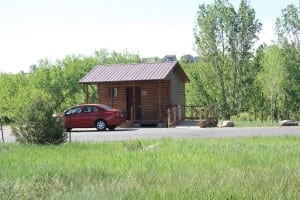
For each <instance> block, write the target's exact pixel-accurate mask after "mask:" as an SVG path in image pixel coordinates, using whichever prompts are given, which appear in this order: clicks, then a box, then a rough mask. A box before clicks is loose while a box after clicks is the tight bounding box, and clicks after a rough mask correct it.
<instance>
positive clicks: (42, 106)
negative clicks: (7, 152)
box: [12, 92, 67, 144]
mask: <svg viewBox="0 0 300 200" xmlns="http://www.w3.org/2000/svg"><path fill="white" fill-rule="evenodd" d="M27 95H28V96H27V97H28V98H27V99H26V101H24V102H22V103H18V105H16V107H17V108H16V113H15V119H14V121H15V123H14V124H13V125H12V133H13V135H14V136H15V137H16V141H17V142H20V143H25V144H60V143H63V142H65V141H66V139H67V134H66V133H65V131H64V126H63V123H62V119H61V118H53V117H52V114H53V111H54V108H55V104H54V103H53V101H51V98H50V97H49V96H47V95H46V94H43V93H40V92H33V94H27ZM21 99H23V98H21Z"/></svg>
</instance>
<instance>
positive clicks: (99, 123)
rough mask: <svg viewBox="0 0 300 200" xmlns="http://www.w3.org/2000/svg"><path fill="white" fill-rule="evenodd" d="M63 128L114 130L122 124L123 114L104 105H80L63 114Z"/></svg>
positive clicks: (68, 129)
mask: <svg viewBox="0 0 300 200" xmlns="http://www.w3.org/2000/svg"><path fill="white" fill-rule="evenodd" d="M64 120H65V128H66V129H67V131H71V130H72V128H94V127H95V128H97V130H98V131H103V130H106V128H108V129H109V130H114V129H115V128H116V127H117V126H119V125H121V124H122V123H123V122H124V119H123V113H122V112H121V111H120V110H117V109H114V108H112V107H110V106H108V105H104V104H82V105H77V106H73V107H71V108H70V109H68V110H66V111H65V112H64Z"/></svg>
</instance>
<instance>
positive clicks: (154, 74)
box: [79, 62, 189, 83]
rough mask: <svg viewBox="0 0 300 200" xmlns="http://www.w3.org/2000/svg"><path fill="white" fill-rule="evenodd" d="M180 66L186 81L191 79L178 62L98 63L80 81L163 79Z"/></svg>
mask: <svg viewBox="0 0 300 200" xmlns="http://www.w3.org/2000/svg"><path fill="white" fill-rule="evenodd" d="M175 67H176V68H179V70H180V71H181V73H183V78H184V81H185V82H188V81H189V79H188V77H187V76H186V74H185V73H184V71H183V70H182V68H181V67H180V65H179V64H178V62H161V63H136V64H112V65H97V66H96V67H94V68H93V69H92V70H91V71H90V72H89V73H88V74H86V75H85V76H84V77H83V78H82V79H81V80H80V81H79V83H101V82H122V81H144V80H163V79H165V78H166V77H167V76H168V74H169V73H170V72H171V71H172V69H173V68H175Z"/></svg>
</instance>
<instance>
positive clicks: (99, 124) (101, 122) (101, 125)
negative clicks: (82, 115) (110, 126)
mask: <svg viewBox="0 0 300 200" xmlns="http://www.w3.org/2000/svg"><path fill="white" fill-rule="evenodd" d="M96 128H97V130H98V131H104V130H105V129H106V122H105V121H104V120H102V119H99V120H98V121H97V122H96Z"/></svg>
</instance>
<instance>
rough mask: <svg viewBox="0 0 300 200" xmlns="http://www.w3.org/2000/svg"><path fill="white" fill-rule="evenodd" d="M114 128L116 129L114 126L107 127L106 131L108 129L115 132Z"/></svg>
mask: <svg viewBox="0 0 300 200" xmlns="http://www.w3.org/2000/svg"><path fill="white" fill-rule="evenodd" d="M115 128H116V126H109V127H108V129H109V130H110V131H113V130H115Z"/></svg>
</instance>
